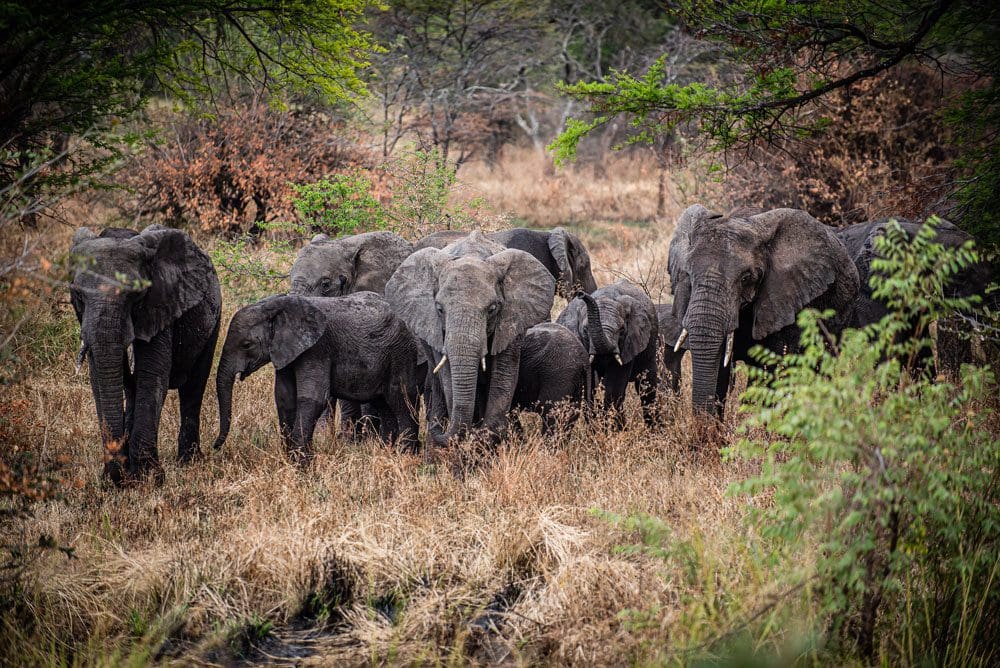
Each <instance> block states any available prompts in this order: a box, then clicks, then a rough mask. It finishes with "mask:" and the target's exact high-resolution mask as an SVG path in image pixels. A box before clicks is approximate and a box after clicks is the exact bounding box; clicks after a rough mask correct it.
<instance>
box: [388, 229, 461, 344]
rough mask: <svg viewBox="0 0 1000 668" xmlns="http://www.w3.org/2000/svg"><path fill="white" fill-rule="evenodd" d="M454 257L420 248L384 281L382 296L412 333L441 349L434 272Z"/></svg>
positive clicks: (436, 274)
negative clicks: (383, 293)
mask: <svg viewBox="0 0 1000 668" xmlns="http://www.w3.org/2000/svg"><path fill="white" fill-rule="evenodd" d="M453 259H454V258H453V257H452V256H450V255H448V254H447V253H445V252H444V251H440V250H438V249H437V248H424V249H422V250H418V251H417V252H416V253H414V254H413V255H411V256H409V257H408V258H406V259H405V260H403V262H402V263H401V264H400V265H399V267H398V268H397V269H396V271H395V273H393V275H392V277H391V278H390V279H389V282H388V283H386V284H385V299H386V301H388V302H389V305H390V306H392V310H393V311H394V312H395V313H396V315H397V316H399V317H400V318H401V319H402V321H403V322H404V323H405V324H406V326H407V327H408V328H409V330H410V331H411V332H412V333H413V335H414V336H416V337H417V338H419V339H421V340H422V341H424V342H426V343H427V345H429V346H430V347H431V348H433V349H434V350H435V351H437V352H439V353H440V352H444V329H443V328H442V326H441V319H440V317H439V316H438V314H437V308H436V307H435V304H434V296H435V294H436V293H437V283H438V278H437V277H438V273H439V272H440V271H441V267H443V266H444V265H445V264H446V263H447V262H449V261H450V260H453Z"/></svg>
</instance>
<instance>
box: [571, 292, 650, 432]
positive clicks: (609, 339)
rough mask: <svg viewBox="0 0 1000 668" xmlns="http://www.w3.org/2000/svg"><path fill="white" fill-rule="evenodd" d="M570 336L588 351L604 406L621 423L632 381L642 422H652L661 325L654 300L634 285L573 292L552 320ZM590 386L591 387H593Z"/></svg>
mask: <svg viewBox="0 0 1000 668" xmlns="http://www.w3.org/2000/svg"><path fill="white" fill-rule="evenodd" d="M556 322H558V323H559V324H561V325H565V326H566V327H567V328H568V329H569V330H570V331H572V332H574V333H575V334H576V335H577V337H578V338H579V340H580V342H581V343H582V344H583V345H584V346H585V347H586V348H587V349H588V351H589V353H590V368H591V371H592V373H594V374H596V375H597V376H598V377H600V378H601V380H602V381H603V382H604V408H605V409H610V410H613V411H614V412H615V421H616V423H617V424H618V426H622V425H624V421H625V417H624V414H623V413H622V406H623V405H624V403H625V391H626V390H627V389H628V384H629V383H630V382H631V383H634V384H635V389H636V391H637V392H638V393H639V400H640V401H641V403H642V416H643V419H644V420H645V421H646V424H653V423H654V422H655V421H656V386H657V382H658V380H657V377H658V374H657V370H656V343H657V340H658V331H659V325H658V323H657V319H656V308H655V307H654V306H653V302H652V300H651V299H650V298H649V297H648V296H647V295H646V293H645V292H643V291H642V289H641V288H639V287H638V286H636V285H633V284H632V283H630V282H628V281H626V280H621V281H618V282H617V283H612V284H611V285H606V286H604V287H603V288H599V289H597V290H595V291H594V293H593V294H590V295H588V294H586V293H583V292H580V293H577V298H576V299H574V300H573V301H571V302H570V303H569V304H567V305H566V308H565V309H564V310H563V312H562V313H560V314H559V318H558V319H557V320H556ZM592 385H593V383H592Z"/></svg>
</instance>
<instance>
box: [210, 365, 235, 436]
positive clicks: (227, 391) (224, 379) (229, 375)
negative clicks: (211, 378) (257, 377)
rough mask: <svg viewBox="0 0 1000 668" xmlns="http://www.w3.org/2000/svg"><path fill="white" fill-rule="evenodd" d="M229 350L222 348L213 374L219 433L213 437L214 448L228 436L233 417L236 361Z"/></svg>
mask: <svg viewBox="0 0 1000 668" xmlns="http://www.w3.org/2000/svg"><path fill="white" fill-rule="evenodd" d="M233 357H234V355H233V352H232V351H231V350H228V349H225V348H224V349H223V351H222V357H221V358H220V359H219V369H218V371H217V372H216V375H215V394H216V396H217V397H218V400H219V435H218V436H217V437H216V438H215V444H214V445H213V447H214V448H216V449H218V448H221V447H222V444H223V443H225V442H226V437H227V436H229V427H230V425H231V424H232V417H233V385H234V384H235V383H236V373H237V371H236V361H235V360H234V359H233Z"/></svg>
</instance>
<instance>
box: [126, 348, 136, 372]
mask: <svg viewBox="0 0 1000 668" xmlns="http://www.w3.org/2000/svg"><path fill="white" fill-rule="evenodd" d="M125 354H126V355H127V356H128V372H129V373H135V349H134V348H133V347H132V344H129V347H128V348H126V349H125Z"/></svg>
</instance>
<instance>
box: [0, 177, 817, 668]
mask: <svg viewBox="0 0 1000 668" xmlns="http://www.w3.org/2000/svg"><path fill="white" fill-rule="evenodd" d="M477 169H478V168H477ZM469 171H470V172H471V171H472V168H471V167H470V168H469ZM525 171H526V172H527V170H525ZM612 171H613V170H612ZM467 178H471V177H467ZM569 178H570V177H568V176H565V175H564V176H562V177H555V180H554V181H553V183H559V182H560V181H559V179H563V180H564V181H563V182H562V185H558V186H552V187H555V188H556V191H557V192H565V194H563V195H560V197H563V198H564V199H563V200H560V201H565V202H566V204H565V206H566V209H565V210H567V211H577V213H576V215H577V216H579V217H578V218H576V220H580V219H581V218H584V217H585V216H587V215H588V214H587V212H586V211H584V210H583V209H578V208H575V207H580V206H583V205H582V204H579V201H580V200H578V199H577V197H578V195H579V193H577V194H573V193H572V191H573V189H574V188H571V187H569V185H568V183H566V182H565V181H568V180H569ZM574 178H577V177H574ZM625 180H628V175H627V174H626V175H625V176H623V177H622V181H625ZM531 181H532V179H531V178H530V175H529V174H527V173H526V174H525V175H524V177H523V178H517V179H514V182H515V183H514V185H513V186H512V187H511V191H510V192H508V193H506V194H505V196H507V197H512V198H514V199H515V200H516V199H518V198H519V197H520V198H523V201H524V202H525V203H529V202H533V201H535V202H537V205H538V206H542V204H543V201H542V200H533V199H532V198H533V197H541V195H540V194H538V193H539V192H540V191H535V190H531V192H528V190H529V185H528V184H529V182H531ZM501 182H502V179H497V180H496V183H497V184H499V183H501ZM485 183H486V181H480V185H483V184H485ZM615 183H618V181H615ZM550 185H551V184H550ZM619 185H620V184H619ZM534 186H537V187H538V188H540V189H541V190H544V188H545V187H546V186H545V185H544V184H543V183H537V184H533V185H532V188H534ZM614 187H618V186H614ZM643 187H644V186H643V184H642V183H639V184H636V185H635V188H637V189H641V188H643ZM561 189H564V190H561ZM602 192H603V191H602ZM627 192H628V191H627V190H626V189H623V190H620V191H619V192H618V193H617V194H613V195H607V196H608V197H609V198H610V199H609V200H608V202H616V203H617V204H616V206H618V207H619V208H613V207H612V208H609V209H607V210H608V211H615V212H616V215H618V216H620V218H621V219H630V218H632V217H634V218H635V219H649V218H648V216H647V215H646V214H648V211H646V212H645V213H643V210H642V207H643V206H646V204H647V203H648V201H649V200H648V195H649V193H648V192H644V193H641V197H638V196H637V197H636V200H637V202H638V200H640V199H641V200H642V202H641V203H637V202H631V201H630V200H629V198H627V197H625V196H624V195H625V193H627ZM489 194H490V195H500V194H502V193H501V192H500V191H496V192H493V193H489ZM653 194H654V196H655V192H654V193H653ZM510 201H511V200H504V199H500V201H499V204H500V206H501V207H503V206H504V205H505V203H509V202H510ZM654 202H655V200H654ZM550 204H551V203H550ZM589 206H593V207H595V208H596V207H599V206H604V205H603V204H598V203H594V202H593V201H591V204H590V205H589ZM609 206H610V204H609ZM629 206H633V207H636V208H628V207H629ZM556 208H557V207H556ZM517 211H519V210H517V209H515V212H517ZM587 220H590V218H587ZM605 220H607V219H605ZM538 222H543V221H542V220H538ZM552 222H555V221H552ZM558 222H561V223H566V222H569V221H568V220H565V219H563V220H560V221H558ZM579 230H580V231H581V233H582V234H584V236H585V239H586V240H587V241H588V242H589V244H590V247H591V248H592V249H593V253H594V256H595V266H596V268H597V270H598V276H599V280H601V281H602V282H605V281H608V280H611V279H613V278H614V277H615V276H616V274H617V273H618V272H619V271H620V270H624V271H625V272H626V273H628V274H629V275H631V277H633V278H637V279H639V280H645V281H648V283H649V285H651V286H654V285H655V286H657V287H658V288H664V287H665V285H666V284H665V282H664V279H663V276H662V271H663V265H664V264H665V262H664V260H665V252H666V244H667V241H666V240H667V239H668V238H669V232H670V230H669V228H668V227H666V226H664V227H659V228H658V227H656V226H652V227H650V226H636V225H625V224H623V223H621V222H620V221H619V222H615V221H614V220H613V219H612V222H610V223H608V222H601V223H595V224H590V225H586V226H582V227H580V228H579ZM70 235H71V230H70V229H69V228H63V227H60V228H57V229H56V230H55V231H54V233H52V234H51V235H50V238H49V239H48V240H47V242H46V244H47V251H48V252H51V253H52V254H53V255H58V254H59V253H60V252H64V251H65V250H66V248H68V245H69V236H70ZM612 268H618V269H616V270H614V271H613V270H612ZM654 294H655V293H654ZM224 297H225V295H224ZM50 299H51V300H52V302H53V303H50V305H49V307H48V309H47V310H46V311H45V312H43V313H39V314H37V315H35V316H33V317H32V318H31V319H30V321H29V322H27V323H26V325H25V326H26V327H28V330H26V331H32V332H42V331H51V332H54V333H55V334H51V335H49V336H47V337H46V338H45V340H44V341H43V340H42V338H41V337H36V338H35V339H34V340H32V341H29V342H28V343H26V344H25V348H24V349H23V350H22V353H23V356H24V359H25V360H26V361H27V362H28V363H29V365H31V366H32V371H31V374H30V375H29V376H28V377H27V378H26V379H25V380H24V381H22V382H20V383H17V384H15V385H12V386H8V387H4V388H2V389H0V393H2V400H3V403H4V405H6V406H11V405H17V406H20V407H21V410H23V411H24V413H25V414H24V415H23V416H22V417H23V420H22V421H23V423H24V424H25V425H26V426H25V427H24V428H23V429H22V431H21V432H20V436H19V438H21V439H22V441H24V442H26V443H28V444H29V447H32V448H33V449H34V450H35V451H36V452H37V453H38V455H39V457H40V458H41V460H42V461H43V462H46V463H49V464H53V463H55V462H57V461H71V462H73V469H72V473H73V474H75V475H78V476H79V477H80V478H81V479H82V481H83V482H82V487H80V488H79V489H72V488H71V489H68V490H67V491H66V493H65V496H64V498H62V499H60V500H54V501H48V502H45V503H41V504H38V505H36V506H35V507H34V511H33V513H32V514H31V515H30V516H29V517H26V518H23V519H20V520H16V521H14V522H12V523H8V525H7V526H6V527H5V528H4V531H5V532H9V535H10V536H12V537H13V540H15V541H16V540H24V541H26V542H33V541H36V540H37V537H38V536H39V535H49V536H52V537H54V538H55V539H56V541H57V542H58V543H59V544H61V545H66V546H71V547H73V548H74V549H75V557H76V558H74V559H67V558H66V556H64V555H63V554H61V553H58V552H45V553H43V554H42V555H41V556H40V557H39V558H37V559H36V560H35V561H34V562H32V564H31V565H30V568H29V570H28V571H27V573H26V577H25V580H24V590H23V592H22V594H21V595H20V598H21V600H22V602H23V607H22V609H21V610H19V611H18V612H17V614H11V615H8V616H6V617H0V621H2V620H5V621H4V622H3V623H4V624H5V626H3V627H0V638H3V639H4V641H3V642H2V643H0V644H3V645H4V646H6V647H8V648H9V650H8V652H7V654H6V655H5V656H4V657H3V658H0V663H3V662H8V661H12V662H14V663H23V664H52V663H60V664H62V663H86V664H90V663H101V664H116V663H121V662H125V661H126V660H127V661H128V662H129V663H143V662H145V661H147V660H153V659H164V660H167V659H172V660H175V661H177V662H178V663H180V664H192V663H194V664H216V663H224V664H225V663H232V662H234V661H236V660H238V659H240V658H241V657H249V658H252V659H256V660H272V661H275V662H277V663H282V662H291V661H293V660H295V661H299V662H302V663H304V664H306V665H312V664H341V663H349V664H355V665H356V664H365V663H375V664H397V663H465V662H476V663H493V662H498V661H509V662H514V663H518V664H535V663H543V664H583V665H594V664H600V665H620V664H624V663H635V662H638V663H646V662H652V661H660V660H667V661H676V662H685V661H686V660H687V659H690V658H692V657H694V656H696V655H700V654H701V653H704V652H706V651H708V650H709V649H710V646H709V645H702V643H706V642H707V641H710V640H711V639H713V638H716V637H719V636H722V635H724V634H726V633H727V632H730V631H734V630H737V629H738V628H739V624H740V622H741V620H743V619H744V618H745V617H747V616H749V614H750V613H751V612H753V611H757V610H759V609H760V608H761V607H762V606H766V605H768V604H770V603H771V602H773V595H774V594H775V593H776V592H775V588H776V585H775V579H774V574H773V573H771V572H770V571H769V570H768V567H767V566H765V565H764V564H763V563H762V561H761V557H760V556H759V554H758V553H757V552H756V551H755V550H754V549H753V545H754V544H755V542H756V540H757V538H756V537H755V536H754V534H753V530H752V528H751V527H747V526H746V525H745V524H744V521H743V520H744V517H745V514H746V509H747V504H748V503H749V502H751V500H749V499H746V498H735V497H730V496H727V495H726V493H725V492H726V488H727V486H728V485H729V484H730V483H732V482H734V481H738V480H741V479H743V478H745V477H746V476H747V475H748V474H749V473H750V472H751V471H750V469H749V468H748V465H746V464H735V463H728V462H727V463H723V462H722V461H721V460H720V457H719V454H718V448H719V447H720V446H722V445H725V444H726V443H728V442H731V440H732V438H733V436H732V434H733V430H734V428H735V421H734V418H732V417H730V421H729V422H728V423H727V425H725V427H724V428H722V429H721V430H720V429H712V428H710V427H708V426H707V425H705V424H702V423H699V422H698V421H696V420H695V419H694V418H693V417H692V416H691V415H690V412H689V411H688V410H687V409H686V408H685V407H684V405H683V403H682V402H680V401H678V400H674V399H665V400H664V404H665V405H664V411H665V415H666V419H665V423H664V425H663V426H662V427H660V428H657V429H653V430H649V429H647V428H646V427H645V426H644V425H643V424H642V420H641V418H640V417H639V411H638V407H637V405H636V402H635V401H634V398H633V399H631V400H630V403H629V411H630V414H629V422H628V426H627V428H626V429H625V430H624V431H621V432H617V431H613V430H608V429H605V428H604V427H602V426H601V425H591V426H585V425H578V426H577V427H576V429H575V431H573V432H572V433H570V434H567V435H565V438H562V439H555V440H552V441H546V440H544V439H542V438H541V437H540V436H539V435H538V434H537V432H535V431H533V430H532V429H530V428H529V430H528V432H527V435H526V436H524V437H523V438H519V439H516V440H512V441H507V442H505V443H503V444H502V445H501V447H500V448H499V450H498V452H497V453H496V454H495V455H489V456H482V457H478V458H476V457H471V458H467V459H466V461H467V462H468V461H471V465H469V466H468V467H467V468H466V469H465V471H464V475H462V476H456V475H453V473H452V471H451V470H450V469H449V467H447V466H435V465H433V464H429V463H428V462H426V461H425V460H424V459H422V458H421V457H413V456H406V455H401V454H398V453H395V452H392V451H390V450H388V449H386V448H385V447H383V446H382V445H380V444H378V443H374V442H361V443H347V442H342V441H339V440H337V438H336V436H335V434H334V433H333V432H332V431H330V430H323V431H322V433H319V434H318V436H317V441H316V444H315V445H316V449H317V451H318V455H317V457H316V460H315V462H314V464H313V466H312V467H311V468H310V469H309V470H307V471H300V470H298V469H296V468H295V467H293V466H292V465H290V464H289V463H288V462H287V461H286V460H285V459H284V457H283V455H282V451H281V446H280V443H279V439H278V434H277V425H276V418H275V414H274V405H273V400H272V394H271V383H272V378H273V376H272V374H271V372H270V371H269V370H264V371H262V372H260V373H258V374H256V375H255V376H253V377H251V378H250V379H248V380H247V381H246V382H244V383H241V384H239V385H237V388H236V402H235V406H234V427H233V431H232V433H231V434H230V437H229V439H228V442H227V445H226V447H225V449H224V450H223V451H221V452H206V453H204V455H203V457H202V458H201V459H200V460H199V461H197V462H196V463H195V464H193V465H191V466H188V467H186V468H182V467H179V466H177V465H176V459H175V457H176V449H175V448H176V446H175V443H176V435H177V429H178V420H179V417H178V409H177V399H176V396H175V395H174V394H173V393H171V395H170V396H169V397H168V403H167V406H166V407H165V409H164V412H163V420H162V425H161V432H160V454H161V457H162V458H163V460H164V466H165V469H166V481H165V483H164V484H163V485H162V486H160V487H151V486H143V487H138V488H135V489H128V490H125V491H119V490H115V489H110V488H107V487H106V486H104V485H102V484H101V482H100V480H99V472H100V468H101V448H100V445H99V443H100V440H99V437H98V433H97V425H96V419H95V416H94V410H93V400H92V398H91V393H90V388H89V384H88V382H87V379H86V375H85V374H84V375H80V376H74V375H72V368H73V357H74V355H75V337H74V336H73V334H75V331H76V323H75V320H74V318H73V315H72V312H71V310H70V309H69V307H68V305H66V304H58V303H54V302H57V301H59V300H64V299H65V296H64V295H63V294H61V293H60V292H58V291H57V292H54V293H53V294H52V296H51V297H50ZM225 303H226V304H227V311H226V313H225V316H224V320H228V318H229V317H230V316H231V314H232V310H233V307H232V300H231V299H226V301H225ZM51 341H56V342H57V344H56V345H55V348H54V349H53V348H52V344H51ZM44 346H48V348H44ZM39 347H42V348H39ZM39 349H44V351H45V352H44V354H40V353H38V350H39ZM209 387H210V388H212V387H214V380H213V381H210V385H209ZM12 402H22V403H12ZM733 413H735V411H730V415H731V416H732V414H733ZM216 424H217V411H216V403H215V400H214V396H213V395H212V393H211V391H210V392H209V394H208V396H207V397H206V402H205V409H204V411H203V418H202V428H203V431H202V440H203V441H207V442H211V437H212V436H214V433H215V429H216ZM593 509H602V510H604V511H609V512H612V513H618V514H649V515H653V516H656V517H659V518H662V519H663V520H664V521H665V522H666V523H667V524H668V525H669V527H670V529H671V531H672V536H673V537H674V539H675V540H676V541H677V544H678V545H683V546H686V547H685V548H684V551H683V553H680V552H679V553H678V555H677V556H676V558H666V559H664V558H660V557H657V556H655V555H651V554H646V553H642V552H622V551H620V550H618V549H616V548H617V546H620V545H623V544H631V543H634V542H636V541H637V540H638V538H639V534H638V533H637V532H635V531H627V530H625V529H622V528H620V527H618V526H615V525H614V524H612V523H610V522H608V521H606V520H605V519H601V518H599V517H597V516H595V514H594V512H592V511H593ZM803 559H808V555H803ZM627 609H637V610H647V611H649V613H648V615H646V616H645V617H643V618H642V623H637V622H635V621H634V620H633V621H629V618H628V617H627V616H623V615H622V614H621V612H622V611H623V610H627ZM805 610H807V609H805V608H802V606H801V605H800V601H799V600H798V599H794V600H789V601H786V602H784V603H783V605H781V606H778V607H776V608H775V610H774V613H773V614H774V615H776V616H777V617H780V618H781V619H784V620H787V619H788V617H789V616H791V615H792V614H793V613H795V612H797V613H798V614H799V616H800V620H799V621H800V623H801V624H803V625H804V627H806V628H808V626H809V624H810V623H811V622H812V621H813V620H811V619H808V617H803V615H807V612H805ZM24 620H29V621H28V622H27V623H25V622H24ZM15 621H17V622H18V623H17V625H14V622H15ZM779 628H785V629H789V632H791V631H792V630H794V629H795V628H796V626H795V625H794V624H791V623H787V624H785V623H782V624H779ZM782 637H784V636H783V632H780V631H775V630H773V629H772V630H770V631H769V632H768V635H767V638H768V640H767V642H768V643H775V642H780V641H781V638H782ZM690 648H697V649H696V652H695V653H691V654H688V653H685V651H686V650H688V649H690Z"/></svg>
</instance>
